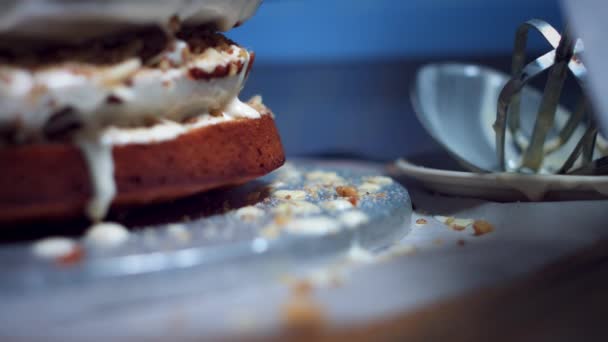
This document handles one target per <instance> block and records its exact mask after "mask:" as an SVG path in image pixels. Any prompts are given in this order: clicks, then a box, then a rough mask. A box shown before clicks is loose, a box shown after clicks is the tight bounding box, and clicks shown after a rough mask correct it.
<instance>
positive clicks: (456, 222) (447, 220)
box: [435, 216, 473, 232]
mask: <svg viewBox="0 0 608 342" xmlns="http://www.w3.org/2000/svg"><path fill="white" fill-rule="evenodd" d="M435 219H436V220H437V221H439V222H441V223H443V224H445V225H446V226H448V227H450V228H451V229H453V230H455V231H458V232H460V231H463V230H465V229H466V227H468V226H470V225H471V224H473V220H471V219H461V218H455V217H445V216H435Z"/></svg>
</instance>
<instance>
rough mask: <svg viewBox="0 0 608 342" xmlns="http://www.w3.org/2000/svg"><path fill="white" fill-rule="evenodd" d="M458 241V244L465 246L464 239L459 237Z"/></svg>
mask: <svg viewBox="0 0 608 342" xmlns="http://www.w3.org/2000/svg"><path fill="white" fill-rule="evenodd" d="M457 243H458V246H464V244H465V241H464V240H463V239H459V240H458V242H457Z"/></svg>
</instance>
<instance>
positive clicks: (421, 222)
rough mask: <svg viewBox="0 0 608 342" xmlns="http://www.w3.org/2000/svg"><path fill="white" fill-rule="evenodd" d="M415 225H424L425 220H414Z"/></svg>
mask: <svg viewBox="0 0 608 342" xmlns="http://www.w3.org/2000/svg"><path fill="white" fill-rule="evenodd" d="M416 224H418V225H424V224H427V221H426V220H425V219H423V218H419V219H417V220H416Z"/></svg>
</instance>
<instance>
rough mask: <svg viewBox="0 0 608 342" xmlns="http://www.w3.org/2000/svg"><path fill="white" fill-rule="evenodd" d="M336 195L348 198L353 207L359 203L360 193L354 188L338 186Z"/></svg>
mask: <svg viewBox="0 0 608 342" xmlns="http://www.w3.org/2000/svg"><path fill="white" fill-rule="evenodd" d="M336 193H337V194H338V196H340V197H346V198H347V199H348V201H349V202H350V203H351V204H352V205H353V206H356V205H357V203H358V202H359V193H358V192H357V189H355V187H353V186H338V187H336Z"/></svg>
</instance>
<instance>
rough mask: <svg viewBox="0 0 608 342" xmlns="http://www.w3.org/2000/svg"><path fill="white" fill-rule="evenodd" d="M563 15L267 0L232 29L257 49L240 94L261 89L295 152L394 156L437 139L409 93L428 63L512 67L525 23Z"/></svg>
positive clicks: (543, 9)
mask: <svg viewBox="0 0 608 342" xmlns="http://www.w3.org/2000/svg"><path fill="white" fill-rule="evenodd" d="M561 17H562V16H561V13H560V8H559V6H558V2H557V1H550V0H537V1H533V0H529V1H525V0H510V1H507V0H500V1H482V0H461V1H449V0H427V1H421V0H403V1H398V0H375V1H374V0H326V1H323V0H279V1H272V0H270V1H268V0H267V1H265V2H264V3H263V4H262V6H261V7H260V9H259V10H258V13H257V14H256V15H255V16H254V17H253V18H252V19H251V20H249V21H248V22H246V23H244V24H243V25H242V26H241V27H239V28H236V29H234V30H232V31H230V32H229V33H228V36H229V37H231V38H233V39H234V40H235V41H237V42H238V43H240V44H241V45H244V46H246V47H248V48H250V49H252V50H254V51H255V52H256V64H255V66H254V68H253V71H252V74H251V76H250V77H249V80H248V82H247V85H246V87H245V89H244V91H243V96H242V97H243V98H247V97H248V96H250V95H254V94H262V95H263V97H264V102H265V103H266V104H267V105H268V106H269V107H271V108H272V109H273V111H274V112H275V113H276V118H277V119H276V122H277V125H278V127H279V130H280V132H281V136H282V139H283V143H284V146H285V149H286V152H287V153H288V155H289V156H294V155H319V154H333V155H336V154H337V155H356V156H361V157H363V158H368V159H376V160H390V159H393V158H396V157H399V156H404V155H405V156H413V155H419V154H424V153H427V152H429V151H433V150H437V148H438V147H437V145H436V144H435V143H434V142H433V140H432V139H431V138H430V137H429V136H428V135H427V134H426V132H425V131H424V129H423V128H422V127H421V126H420V124H419V123H418V121H417V119H416V117H415V115H414V112H413V110H412V107H411V103H410V100H409V89H410V86H411V83H412V81H413V78H414V75H415V73H416V70H417V69H418V68H419V67H420V66H421V65H423V64H425V63H429V62H433V61H446V60H459V61H467V62H468V61H473V62H476V63H479V64H485V65H489V66H492V67H494V68H497V69H501V70H503V71H508V68H509V66H510V54H511V49H512V45H513V38H514V33H515V30H516V28H517V26H518V25H519V24H520V23H521V22H523V21H525V20H527V19H530V18H542V19H545V20H547V21H549V22H550V23H552V24H553V25H555V26H556V27H558V28H559V29H561V27H562V26H563V24H562V21H561ZM530 38H531V46H530V49H531V50H537V51H539V52H540V51H541V50H543V49H546V48H547V47H546V45H545V44H544V43H543V42H542V41H540V39H538V37H536V35H534V34H532V35H530Z"/></svg>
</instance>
